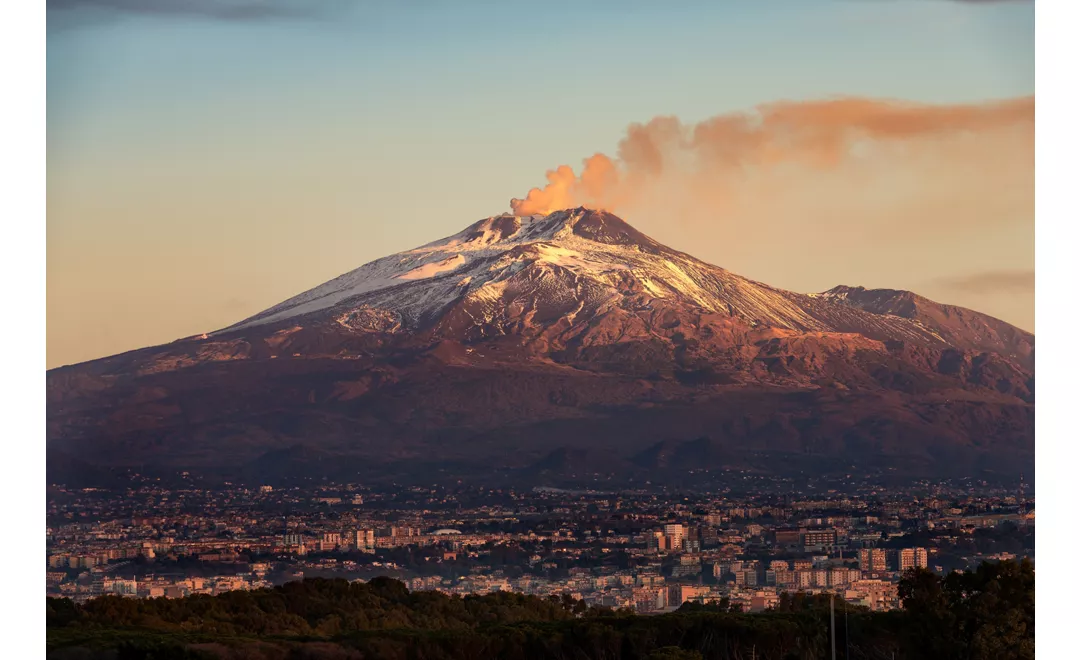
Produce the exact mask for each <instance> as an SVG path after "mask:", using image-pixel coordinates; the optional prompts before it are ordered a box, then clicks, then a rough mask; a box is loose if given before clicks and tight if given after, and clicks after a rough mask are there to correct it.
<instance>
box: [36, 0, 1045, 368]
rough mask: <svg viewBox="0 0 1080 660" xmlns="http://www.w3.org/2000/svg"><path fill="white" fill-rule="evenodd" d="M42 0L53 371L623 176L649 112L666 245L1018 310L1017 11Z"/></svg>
mask: <svg viewBox="0 0 1080 660" xmlns="http://www.w3.org/2000/svg"><path fill="white" fill-rule="evenodd" d="M582 4H584V5H586V6H584V7H582V6H579V5H582ZM48 7H49V9H48V20H49V34H48V63H47V66H48V81H47V88H48V100H47V105H48V117H47V127H48V146H47V158H48V161H47V168H48V192H47V204H48V219H47V276H48V280H47V287H48V299H47V366H48V367H49V368H52V367H56V366H60V365H64V364H71V363H75V362H81V361H84V360H88V359H93V358H97V357H103V356H107V355H111V354H115V353H118V352H122V351H125V350H131V349H135V348H140V347H143V346H148V345H155V344H160V343H165V342H169V341H172V340H174V339H177V338H180V337H185V336H190V335H194V334H199V333H202V332H205V331H210V330H214V329H218V328H221V327H225V326H227V325H230V324H232V323H234V322H236V321H238V320H240V319H243V318H246V317H248V316H250V315H252V314H255V313H257V312H259V311H261V310H263V309H265V308H267V307H270V306H272V305H273V304H275V303H277V302H280V301H282V300H284V299H286V298H288V297H290V296H292V295H295V294H297V293H299V292H301V291H304V290H306V289H308V288H311V287H312V286H315V285H317V284H320V283H322V282H324V281H326V280H329V279H332V278H333V277H336V276H337V275H340V274H341V273H343V272H347V271H349V270H352V269H353V268H356V267H358V266H360V265H361V264H363V263H366V262H368V261H371V260H373V259H376V258H378V257H381V256H385V255H386V254H390V253H393V252H398V251H401V250H406V249H409V248H412V247H416V246H418V245H421V244H424V243H427V242H429V241H432V240H435V239H437V238H440V237H443V236H447V235H449V234H452V233H455V232H457V231H459V230H460V229H461V228H463V227H464V226H466V225H468V224H470V223H472V222H474V221H476V220H478V219H480V218H483V217H487V216H491V215H495V214H499V213H503V212H505V211H508V210H509V209H510V206H509V204H510V200H511V198H525V197H526V196H527V194H528V192H529V190H530V189H532V188H534V187H542V186H544V185H545V183H546V181H547V180H546V179H545V175H546V173H547V172H548V171H549V170H553V169H555V168H556V167H557V166H559V165H564V164H565V165H569V166H570V167H571V168H573V170H574V171H575V172H576V173H580V172H581V170H582V167H583V161H584V159H586V158H589V157H590V156H593V155H594V154H597V153H602V154H605V155H606V156H608V157H609V160H610V161H611V163H613V166H614V167H615V168H617V169H619V170H620V171H622V172H623V173H624V174H625V173H626V172H629V171H631V170H633V169H634V168H635V167H638V166H639V163H640V162H641V157H640V154H641V152H640V150H637V151H635V148H634V145H635V144H638V142H637V141H639V138H640V137H641V135H642V134H643V131H644V132H646V133H647V132H648V131H651V130H654V129H656V128H657V127H663V126H669V125H670V122H669V123H664V122H656V121H654V118H657V117H670V118H677V119H676V120H675V121H676V125H677V131H676V138H674V139H675V142H674V143H672V144H675V145H676V146H671V144H669V143H664V144H663V145H661V148H660V151H662V152H663V156H664V161H663V162H664V167H663V168H662V171H661V170H657V169H655V168H654V169H651V170H648V172H647V173H648V174H649V176H648V178H647V179H643V181H645V183H644V184H643V185H641V186H637V185H635V186H633V188H634V192H635V193H636V196H635V198H634V199H632V200H630V201H625V200H622V199H620V201H619V202H618V206H617V207H615V208H613V210H615V211H616V212H618V213H619V214H620V215H622V216H623V217H624V218H625V219H626V220H627V221H629V222H630V223H631V224H633V225H634V226H636V227H637V228H638V229H640V230H642V231H644V232H645V233H647V234H649V235H651V236H653V237H654V238H656V239H657V240H660V241H662V242H664V243H666V244H668V245H670V246H671V247H674V248H676V249H680V250H683V251H686V252H689V253H691V254H693V255H694V256H697V257H699V258H701V259H703V260H705V261H708V262H710V263H714V264H716V265H719V266H722V267H724V268H727V269H729V270H732V271H734V272H736V273H739V274H741V275H745V276H747V277H750V278H752V279H755V280H759V281H763V282H767V283H769V284H772V285H775V286H779V287H782V288H786V289H791V290H795V291H803V292H813V291H822V290H825V289H828V288H830V287H832V286H835V285H838V284H847V285H863V286H867V287H888V288H898V289H910V290H913V291H916V292H917V293H920V294H922V295H925V296H927V297H930V298H932V299H935V300H938V301H941V302H947V303H952V304H959V305H962V306H965V307H970V308H973V309H977V310H979V311H982V312H986V313H989V314H991V315H993V316H996V317H998V318H1002V319H1004V320H1006V321H1009V322H1010V323H1013V324H1016V325H1018V326H1020V327H1022V328H1025V329H1028V330H1032V331H1034V263H1035V262H1034V142H1033V139H1034V128H1033V122H1032V121H1031V120H1030V117H1029V115H1030V112H1029V109H1030V108H1031V107H1033V103H1034V101H1033V95H1034V93H1035V63H1034V3H1032V2H1024V1H1022V0H1013V1H1009V0H996V1H994V0H925V1H919V0H820V1H815V0H794V1H783V0H769V1H767V2H689V1H679V0H673V1H672V2H668V3H656V2H645V1H639V0H623V1H620V2H614V1H605V0H599V1H595V2H590V3H574V2H567V1H564V0H547V1H546V2H516V1H514V0H500V1H496V0H457V1H455V2H449V1H437V0H408V1H404V2H390V1H389V0H385V1H380V0H367V1H364V0H355V1H353V0H304V1H303V2H301V1H300V0H295V1H294V0H145V1H136V0H48ZM837 99H840V100H842V101H844V103H843V104H837V103H835V102H836V101H837ZM830 103H831V105H830ZM1002 108H1005V109H1004V110H1003V109H1002ZM650 122H652V123H650ZM838 122H839V123H838ZM844 122H853V123H854V124H858V127H857V128H858V130H856V131H854V132H853V131H852V130H849V127H848V125H847V124H845V123H844ZM635 124H637V125H640V126H641V127H642V128H638V129H633V128H630V130H629V132H628V128H629V127H632V126H633V125H635ZM732 126H735V127H736V129H734V130H732V129H731V127H732ZM717 127H726V128H725V131H719V132H717V130H716V129H717ZM710 131H712V132H711V133H710ZM710 135H712V136H719V137H716V139H715V140H712V141H711V142H710V141H709V139H711V138H709V139H704V138H703V139H700V140H699V139H698V138H699V137H701V136H705V138H708V137H709V136H710ZM628 136H632V138H633V139H629V138H628ZM837 136H840V137H837ZM669 137H670V136H669ZM837 140H839V142H837ZM649 144H653V143H651V142H650V143H649ZM703 145H704V146H703ZM822 145H825V146H826V147H828V150H827V151H828V153H826V154H825V155H824V156H823V155H822V154H823V153H825V152H824V151H823V146H822ZM838 145H839V146H838ZM703 163H704V164H703ZM721 163H722V166H721V165H720V164H721ZM635 171H636V170H635ZM641 171H644V170H641ZM625 180H629V179H628V178H627V179H624V181H625ZM624 187H625V186H624ZM604 203H605V204H609V202H604ZM610 204H611V205H614V202H611V203H610Z"/></svg>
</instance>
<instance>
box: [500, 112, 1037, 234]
mask: <svg viewBox="0 0 1080 660" xmlns="http://www.w3.org/2000/svg"><path fill="white" fill-rule="evenodd" d="M1034 121H1035V99H1034V97H1023V98H1017V99H1010V100H1007V101H1001V102H993V103H981V104H958V105H925V104H916V103H905V102H900V101H884V100H875V99H861V98H840V99H830V100H823V101H807V102H791V101H783V102H778V103H771V104H767V105H762V106H759V107H758V108H756V109H755V110H754V111H752V112H748V113H732V114H726V115H720V116H717V117H713V118H711V119H707V120H705V121H702V122H700V123H697V124H684V123H683V122H681V121H680V120H679V119H678V118H676V117H656V118H654V119H652V120H651V121H649V122H648V123H645V124H632V125H631V126H630V127H629V128H628V129H627V131H626V135H625V137H624V138H623V139H622V140H621V141H620V143H619V146H618V151H617V155H616V157H615V158H614V159H613V158H610V157H608V156H606V155H604V154H596V155H594V156H592V157H591V158H589V159H587V160H586V161H585V163H584V167H583V169H582V171H581V175H580V176H578V175H576V174H575V173H574V171H573V169H572V168H571V167H570V166H569V165H561V166H559V167H558V168H557V169H555V170H552V171H550V172H548V174H547V178H548V184H547V185H546V186H544V187H543V188H533V189H532V190H530V191H529V193H528V195H526V197H525V199H514V200H511V207H512V208H513V210H514V212H515V213H516V214H518V215H533V214H537V213H549V212H551V211H555V210H558V209H562V208H570V207H574V206H588V207H594V208H603V209H606V210H611V211H614V210H620V209H621V208H623V207H626V206H634V205H635V204H637V203H639V202H641V201H642V200H643V199H647V198H648V197H650V196H655V195H658V194H662V192H663V191H665V190H670V189H671V187H672V186H677V187H678V188H679V190H680V194H683V195H688V196H689V197H690V198H691V199H689V200H684V202H683V203H684V204H686V203H689V204H691V205H693V204H697V205H699V206H708V207H717V206H719V205H722V204H723V200H724V195H725V191H726V190H727V187H728V186H729V185H731V183H732V181H734V180H737V178H738V177H739V176H741V175H744V174H746V173H747V172H750V171H753V172H761V171H763V170H769V169H776V168H782V167H784V166H789V165H798V166H809V167H813V168H816V169H822V168H835V167H837V166H839V165H841V164H843V163H847V162H851V161H853V160H857V159H858V158H860V154H863V153H866V152H874V151H878V152H880V151H881V150H882V149H903V148H904V147H905V145H908V144H913V143H920V144H925V143H926V142H927V141H928V140H929V141H934V140H947V139H950V138H962V137H964V136H968V135H971V134H979V133H983V132H988V131H996V130H1000V129H1005V130H1009V129H1013V128H1018V129H1020V130H1022V131H1025V135H1027V136H1028V137H1026V138H1022V139H1026V140H1030V141H1032V142H1033V140H1034V131H1033V126H1034Z"/></svg>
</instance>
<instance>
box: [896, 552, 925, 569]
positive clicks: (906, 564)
mask: <svg viewBox="0 0 1080 660" xmlns="http://www.w3.org/2000/svg"><path fill="white" fill-rule="evenodd" d="M928 564H929V557H928V556H927V552H926V548H904V549H903V550H901V551H900V570H901V571H909V570H911V569H913V568H926V567H927V565H928Z"/></svg>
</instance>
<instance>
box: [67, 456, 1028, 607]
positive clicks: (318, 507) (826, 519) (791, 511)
mask: <svg viewBox="0 0 1080 660" xmlns="http://www.w3.org/2000/svg"><path fill="white" fill-rule="evenodd" d="M776 486H777V488H775V489H774V491H779V490H780V488H779V487H780V486H784V487H786V488H787V489H788V492H784V493H782V494H776V492H774V493H773V494H756V495H748V494H739V493H738V492H737V491H736V490H733V489H731V488H725V489H723V490H720V491H716V492H696V493H689V492H677V491H674V490H665V489H656V490H651V491H650V490H635V491H620V492H606V493H605V492H597V491H568V490H559V489H553V488H536V489H530V490H523V491H518V490H513V489H493V488H486V489H485V488H466V487H458V488H443V487H434V486H432V487H416V486H413V487H401V488H383V489H369V488H365V487H363V486H360V485H350V484H333V485H327V484H320V485H308V486H290V487H271V486H252V487H241V486H233V485H225V486H218V487H214V488H203V487H198V486H197V485H196V484H195V483H194V482H193V483H190V484H188V485H183V484H181V485H178V486H170V487H168V488H166V487H165V486H163V485H161V484H160V483H158V482H156V481H154V480H150V479H146V478H141V479H140V478H138V477H136V478H135V479H134V481H133V482H132V484H131V486H130V487H128V488H123V489H116V490H102V489H76V488H65V487H62V486H52V487H51V488H50V490H49V501H48V517H47V521H48V529H47V531H46V543H47V552H48V572H47V583H46V590H47V594H48V595H50V596H66V597H69V598H73V599H74V600H76V601H85V600H87V599H90V598H93V597H96V596H100V595H104V594H115V595H121V596H129V597H137V598H161V597H164V598H179V597H184V596H188V595H192V594H218V593H222V592H225V591H230V590H235V589H259V588H264V587H269V586H273V585H276V584H281V583H284V582H286V581H289V580H298V579H303V578H305V577H315V576H318V577H342V578H346V579H350V580H370V579H371V578H373V577H376V576H380V575H385V576H390V577H394V578H396V579H399V580H401V581H402V582H404V583H405V584H406V585H407V586H408V587H409V588H410V589H413V590H439V591H443V592H446V593H450V594H463V595H465V594H483V593H489V592H493V591H515V592H521V593H526V594H534V595H540V596H558V597H563V596H565V595H569V596H571V597H573V598H575V599H579V600H583V601H585V602H586V603H587V604H590V605H601V606H605V607H611V608H631V609H633V610H635V611H637V612H639V613H652V612H663V611H667V610H670V609H673V608H676V607H678V606H680V605H681V604H683V603H685V602H701V603H709V602H715V601H719V600H721V599H727V601H728V602H730V603H731V604H733V605H737V606H740V607H741V608H742V609H744V610H748V611H754V610H762V609H767V608H769V607H771V606H773V605H775V604H776V603H777V602H778V601H779V598H780V594H781V593H783V592H798V591H802V592H805V593H809V594H820V593H829V594H834V595H835V596H836V597H837V598H843V599H845V600H847V601H848V602H850V603H853V604H856V605H862V606H865V607H869V608H870V609H872V610H888V609H892V608H895V607H898V605H899V602H898V595H897V584H898V582H899V580H900V578H901V577H902V576H903V574H904V572H905V571H907V570H909V569H912V568H916V567H922V568H927V569H929V570H932V571H935V572H937V573H945V572H948V571H953V570H962V569H964V568H968V567H972V566H974V565H976V564H978V563H980V562H982V561H987V560H1001V559H1012V558H1019V557H1025V556H1026V557H1032V558H1034V526H1035V513H1034V499H1033V498H1032V497H1029V496H1028V495H1027V494H1026V491H1025V488H1024V486H1023V484H1022V483H1021V484H1020V485H1019V486H1016V485H1014V486H1011V487H1004V486H1001V487H991V486H989V485H987V484H985V483H976V482H964V483H953V482H945V483H926V482H924V483H920V484H915V485H914V486H913V487H910V488H904V489H887V488H885V487H883V486H880V485H874V484H873V483H870V482H868V483H866V484H865V485H860V486H851V485H850V484H848V485H847V486H846V487H844V488H843V489H842V490H841V489H838V488H830V487H829V486H830V484H819V485H817V486H816V487H815V486H813V485H811V486H807V487H804V488H801V489H793V488H791V487H790V485H788V484H777V485H776Z"/></svg>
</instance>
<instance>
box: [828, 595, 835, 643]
mask: <svg viewBox="0 0 1080 660" xmlns="http://www.w3.org/2000/svg"><path fill="white" fill-rule="evenodd" d="M835 601H836V594H834V593H832V592H831V591H830V592H829V630H830V632H831V635H830V637H831V638H832V660H836V602H835Z"/></svg>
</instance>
